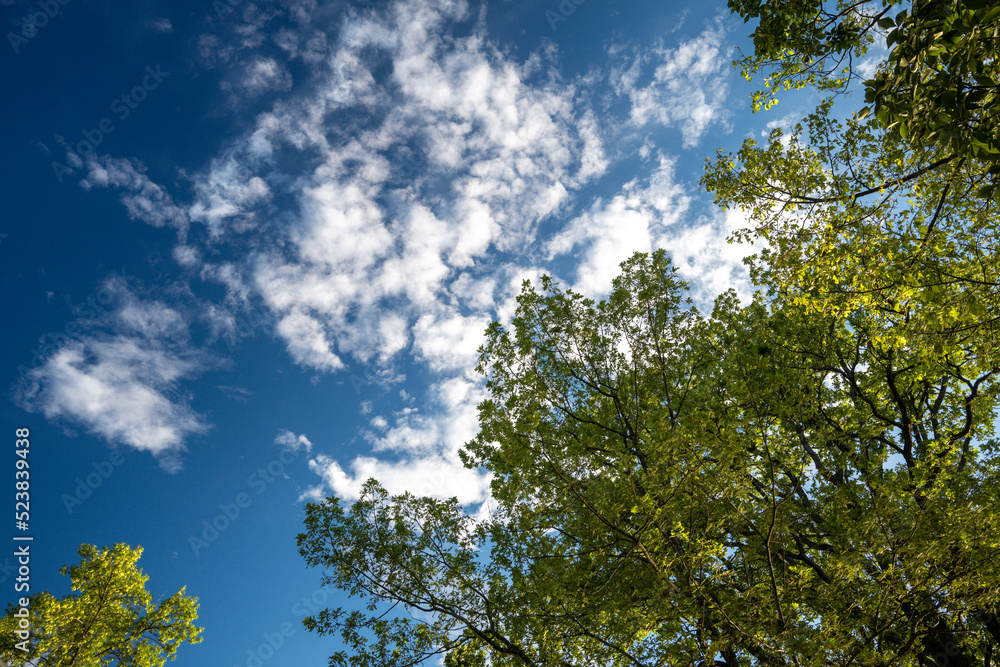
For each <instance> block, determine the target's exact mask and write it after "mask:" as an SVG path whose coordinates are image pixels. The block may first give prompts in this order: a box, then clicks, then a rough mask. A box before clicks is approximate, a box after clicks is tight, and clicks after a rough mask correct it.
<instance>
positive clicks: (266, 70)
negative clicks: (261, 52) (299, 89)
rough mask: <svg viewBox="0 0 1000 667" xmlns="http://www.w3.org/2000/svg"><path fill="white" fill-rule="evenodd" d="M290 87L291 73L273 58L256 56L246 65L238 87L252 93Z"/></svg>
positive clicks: (257, 93) (256, 93)
mask: <svg viewBox="0 0 1000 667" xmlns="http://www.w3.org/2000/svg"><path fill="white" fill-rule="evenodd" d="M291 87H292V75H291V73H290V72H289V71H288V70H287V69H286V68H285V66H284V65H282V64H280V63H279V62H278V61H277V60H275V59H274V58H264V57H260V56H258V57H256V58H254V60H253V61H252V62H250V63H249V64H248V65H247V68H246V72H245V73H244V76H243V79H242V81H240V88H241V89H242V90H243V91H244V92H247V93H250V94H252V95H259V94H261V93H266V92H271V91H275V90H288V89H289V88H291Z"/></svg>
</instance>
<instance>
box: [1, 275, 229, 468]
mask: <svg viewBox="0 0 1000 667" xmlns="http://www.w3.org/2000/svg"><path fill="white" fill-rule="evenodd" d="M104 289H105V290H106V291H107V292H108V293H109V294H110V297H111V299H112V304H113V306H112V308H111V309H110V310H109V311H108V312H106V313H104V314H103V315H100V314H99V315H98V316H97V317H96V318H95V319H93V320H90V321H88V322H85V323H83V324H82V325H81V327H82V328H81V329H80V331H79V332H78V333H77V335H76V336H75V337H74V338H67V339H65V340H63V341H62V342H61V343H60V344H59V346H58V348H57V349H56V350H55V351H54V352H53V353H52V354H50V355H49V356H48V358H47V359H45V361H43V362H42V363H41V364H39V365H38V366H36V367H35V368H33V369H31V370H30V371H28V372H27V373H26V374H25V376H24V378H23V379H22V381H21V383H20V384H19V385H18V387H17V389H16V391H15V399H16V402H17V403H18V404H19V405H20V406H21V407H22V408H24V409H25V410H28V411H30V412H41V413H42V414H44V415H45V416H46V417H47V418H49V419H56V420H65V421H67V422H68V423H71V424H77V425H81V426H82V427H83V428H85V429H86V430H87V431H89V432H90V433H92V434H94V435H96V436H98V437H101V438H103V439H105V440H107V441H108V442H111V443H114V444H122V445H127V446H129V447H134V448H135V449H138V450H140V451H145V452H149V453H151V454H153V455H154V456H156V457H157V459H159V461H160V465H161V466H162V467H163V468H165V469H167V470H171V471H173V470H178V469H179V468H180V467H181V460H180V453H181V452H183V451H184V450H185V440H186V439H187V438H189V437H190V436H192V435H199V434H202V433H205V432H207V431H208V429H209V426H208V423H207V422H206V421H205V419H204V417H203V416H202V415H199V414H198V413H196V412H195V411H194V410H192V409H191V408H190V407H189V406H188V405H187V399H188V394H186V393H184V392H181V391H179V390H178V388H179V386H180V383H181V382H182V381H183V380H186V379H189V378H193V377H195V376H197V375H199V374H200V373H201V372H202V371H204V370H205V369H206V368H208V367H209V366H210V365H211V364H212V363H214V362H213V360H212V359H211V358H210V357H209V356H208V355H206V354H205V353H203V352H199V351H198V350H195V349H193V348H191V346H190V342H189V332H188V326H187V322H186V320H185V318H184V316H183V314H182V313H180V312H178V311H177V310H174V309H172V308H170V307H169V306H167V305H165V304H164V303H162V302H159V301H154V300H143V299H140V298H138V297H137V296H136V295H135V294H133V293H132V292H131V291H129V289H128V287H127V286H126V285H125V284H124V283H123V282H122V281H120V280H113V279H109V280H108V281H105V284H104Z"/></svg>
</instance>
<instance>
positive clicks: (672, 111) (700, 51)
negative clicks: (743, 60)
mask: <svg viewBox="0 0 1000 667" xmlns="http://www.w3.org/2000/svg"><path fill="white" fill-rule="evenodd" d="M726 33H727V31H726V29H725V27H724V25H723V23H722V21H721V19H719V20H716V21H715V22H713V23H712V24H711V25H709V26H708V27H707V28H705V30H704V31H702V33H701V34H700V35H698V36H697V37H695V38H694V39H690V40H686V41H683V42H681V44H680V45H679V46H677V47H676V48H672V49H661V50H659V51H658V52H657V54H656V59H657V60H658V64H657V66H656V69H655V70H654V72H653V74H652V79H651V80H650V81H649V82H648V83H646V84H642V83H640V79H644V78H645V73H644V71H643V69H644V68H643V65H644V58H643V57H642V56H637V57H635V58H634V60H633V61H632V62H631V63H630V64H629V65H628V66H627V67H623V68H621V69H620V70H619V71H618V72H616V73H615V75H613V77H612V84H613V85H614V87H615V89H616V90H617V92H618V94H619V95H623V96H625V97H627V98H628V99H629V101H630V103H631V106H632V109H631V118H632V122H633V123H634V124H636V125H638V126H643V125H647V124H649V123H659V124H661V125H665V126H667V127H679V128H680V130H681V134H682V136H683V141H684V147H685V148H690V147H693V146H695V145H697V143H698V141H699V140H700V139H701V137H702V136H703V135H704V134H705V132H706V131H707V130H708V128H709V127H710V126H711V125H713V124H717V123H720V122H722V121H723V120H724V118H725V116H726V111H725V110H726V96H727V94H728V86H727V83H726V80H727V78H728V76H729V75H730V74H729V66H730V60H731V57H730V53H729V50H728V47H729V43H728V41H727V40H726Z"/></svg>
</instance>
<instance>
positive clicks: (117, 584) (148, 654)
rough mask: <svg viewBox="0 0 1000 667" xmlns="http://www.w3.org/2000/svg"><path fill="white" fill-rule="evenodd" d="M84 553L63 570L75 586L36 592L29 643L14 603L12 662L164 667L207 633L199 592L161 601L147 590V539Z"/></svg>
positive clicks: (8, 632) (6, 638)
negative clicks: (200, 623)
mask: <svg viewBox="0 0 1000 667" xmlns="http://www.w3.org/2000/svg"><path fill="white" fill-rule="evenodd" d="M79 555H80V559H81V560H80V563H79V564H78V565H74V566H71V567H63V568H62V570H60V573H61V574H63V575H66V574H68V575H69V577H70V581H71V582H72V589H73V591H74V592H73V593H72V594H70V595H67V596H66V597H63V598H57V597H54V596H53V595H50V594H49V593H45V592H43V593H37V594H35V595H32V596H31V597H30V598H29V604H28V606H27V609H28V621H29V623H28V625H29V627H30V635H29V639H28V642H27V646H26V648H28V650H27V651H23V650H21V648H19V647H18V646H17V645H16V644H17V643H19V642H21V639H20V638H18V636H17V635H16V634H15V630H17V629H18V620H19V618H18V616H17V613H18V611H19V609H20V606H15V605H9V606H8V609H7V614H6V616H5V617H4V618H3V619H2V621H0V626H2V635H0V636H2V639H0V657H2V658H3V659H4V661H6V662H7V664H9V665H34V666H38V667H160V666H161V665H163V664H164V663H165V662H166V660H167V658H170V659H171V660H173V659H174V657H175V655H176V652H177V648H178V647H179V646H180V645H181V644H184V643H190V644H197V643H198V642H200V641H201V637H200V636H199V635H200V633H201V630H202V629H201V628H199V627H196V626H195V625H194V621H195V619H196V618H197V616H198V614H197V610H198V604H197V598H192V597H189V596H187V595H185V589H184V588H181V589H180V590H179V591H178V592H177V593H175V594H174V595H172V596H170V597H169V598H167V599H166V600H163V601H162V602H160V603H158V604H156V603H154V602H153V596H152V594H151V593H149V592H148V591H147V590H146V581H147V580H148V579H149V577H148V576H147V575H145V574H143V572H142V570H140V569H139V568H138V567H137V565H136V563H137V561H138V560H139V558H140V556H142V547H135V548H132V547H130V546H128V545H126V544H116V545H115V546H114V547H104V548H103V549H98V548H97V547H95V546H92V545H89V544H83V545H81V546H80V550H79ZM22 647H25V645H23V644H22Z"/></svg>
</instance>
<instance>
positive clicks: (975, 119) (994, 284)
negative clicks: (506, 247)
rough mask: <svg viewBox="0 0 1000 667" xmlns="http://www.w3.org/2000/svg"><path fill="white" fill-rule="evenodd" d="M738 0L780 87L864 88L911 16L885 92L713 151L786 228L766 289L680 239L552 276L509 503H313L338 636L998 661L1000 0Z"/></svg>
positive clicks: (733, 663)
mask: <svg viewBox="0 0 1000 667" xmlns="http://www.w3.org/2000/svg"><path fill="white" fill-rule="evenodd" d="M730 6H731V7H732V8H733V9H734V11H737V12H739V13H740V14H741V15H743V16H744V17H745V18H746V19H748V20H750V19H757V20H758V27H757V28H756V30H755V32H754V34H753V38H754V46H755V52H754V54H752V55H750V56H748V57H746V58H744V60H743V61H742V65H743V66H744V71H745V73H746V74H747V75H748V76H753V75H755V74H757V73H759V72H760V71H763V70H766V72H767V78H766V79H765V89H764V91H763V92H762V93H760V94H758V96H757V97H756V103H757V104H758V105H767V104H768V103H770V102H773V99H774V98H773V93H774V92H775V91H778V90H781V89H783V88H784V89H787V88H789V87H795V86H805V85H810V86H815V87H817V89H819V90H821V91H839V90H843V89H844V86H846V85H847V84H848V83H849V82H850V80H851V79H852V78H853V79H856V78H859V77H861V75H860V74H859V73H858V72H859V70H858V67H857V60H858V59H860V58H862V57H864V56H865V53H866V49H868V48H869V47H870V46H871V45H872V43H873V40H874V39H875V38H876V37H877V36H878V35H884V36H886V39H887V43H888V46H889V47H890V51H889V55H888V58H887V59H886V60H885V62H883V63H882V64H881V66H880V67H879V68H878V69H877V72H876V74H875V75H874V76H873V77H870V78H869V79H867V80H866V81H865V85H866V94H867V98H866V99H867V103H868V104H870V105H871V111H872V112H873V113H865V112H864V111H862V112H859V113H854V114H850V115H848V114H843V113H841V114H839V117H838V113H836V111H837V108H836V107H835V101H834V98H830V99H827V100H825V101H823V102H822V103H821V104H820V106H819V107H818V108H817V109H816V111H815V112H814V113H812V114H810V115H809V116H807V117H806V118H805V119H803V121H802V122H801V123H799V124H798V125H796V126H795V127H793V128H790V130H788V131H783V130H780V129H779V130H775V131H774V132H773V133H772V134H771V136H770V139H769V141H768V142H767V144H766V145H764V146H761V145H758V144H757V143H756V142H754V141H753V140H748V141H747V142H746V143H745V144H744V145H743V147H742V148H741V150H740V151H738V152H737V153H735V154H729V153H725V152H720V153H718V154H717V156H716V157H715V159H714V160H710V161H709V164H708V167H707V169H706V172H705V176H704V178H703V180H702V183H703V184H704V185H705V186H706V187H707V188H708V189H709V190H710V191H711V192H712V193H713V194H714V196H715V198H716V201H717V202H718V203H719V204H720V205H722V206H723V207H731V208H740V209H742V210H743V211H745V212H746V213H747V216H748V219H749V226H748V228H747V229H745V230H742V231H741V232H739V233H738V234H737V235H736V238H738V239H752V240H755V241H758V242H762V243H761V245H762V246H763V248H764V249H763V250H762V251H761V253H760V255H759V256H756V257H753V258H749V260H748V261H749V264H750V266H751V272H752V278H753V280H754V282H755V284H756V285H757V286H758V287H760V288H761V292H759V293H758V294H756V295H755V296H754V298H753V299H752V300H750V301H749V302H747V303H741V302H740V301H739V299H737V297H736V295H735V294H734V293H732V292H729V293H726V294H723V295H721V296H720V297H719V298H718V299H717V300H716V302H715V304H714V309H713V312H712V313H711V314H710V315H708V314H703V313H701V312H699V311H698V310H697V309H695V308H694V307H692V306H691V304H690V303H689V302H688V301H687V300H686V298H685V289H686V286H685V285H684V284H683V283H682V282H681V281H680V280H679V279H678V278H677V276H676V271H675V270H674V269H673V268H672V266H671V264H670V260H669V259H668V258H667V257H666V255H665V254H664V253H663V252H662V251H658V252H655V253H653V254H652V255H642V254H637V255H635V256H633V257H632V258H631V259H629V260H628V261H626V262H625V263H623V264H622V274H621V275H620V276H619V277H618V278H617V279H616V281H615V283H614V288H613V290H612V292H611V294H610V295H609V296H608V298H607V299H605V300H603V301H600V302H594V301H592V300H589V299H587V298H585V297H584V296H582V295H580V294H576V293H574V292H572V291H571V290H564V289H562V288H561V287H560V286H559V285H558V284H557V283H556V282H555V281H553V280H552V279H550V278H547V277H543V278H542V280H541V283H540V285H538V286H533V285H531V284H530V283H525V285H524V288H523V291H522V293H521V296H520V297H519V299H518V309H517V313H516V316H515V318H514V320H513V322H512V323H511V325H510V326H509V327H506V326H504V325H503V324H501V323H494V324H493V325H492V326H491V327H490V328H489V330H488V331H487V342H486V343H485V345H484V346H483V347H482V348H481V350H480V363H479V366H478V370H479V371H480V372H481V373H482V374H483V375H484V376H485V379H486V386H487V389H488V391H489V398H488V399H487V400H486V401H484V402H483V403H482V404H481V405H480V410H479V419H480V432H479V435H478V436H477V437H476V438H475V439H474V440H473V441H472V442H470V443H468V444H467V445H466V446H465V448H464V449H463V451H462V455H463V460H464V461H465V463H466V465H468V466H470V467H479V468H482V469H484V470H486V471H488V472H489V473H490V474H491V475H492V485H491V492H492V497H491V504H490V512H489V513H487V514H486V515H483V514H482V513H481V514H479V515H470V514H468V513H467V512H466V511H465V509H464V508H462V507H461V506H459V504H458V503H457V501H456V500H455V499H452V500H450V501H440V500H435V499H431V498H417V497H414V496H411V495H407V494H404V495H400V496H390V495H389V494H388V493H387V492H386V491H385V490H384V489H383V488H382V487H381V486H380V485H379V483H378V482H377V481H376V480H370V481H369V482H368V484H367V485H366V486H365V487H364V492H363V495H362V498H361V499H360V500H359V501H357V502H354V503H353V504H347V503H344V502H343V501H342V500H341V499H338V498H330V499H328V500H326V501H324V502H322V503H318V504H310V505H309V506H308V507H307V511H306V524H305V525H306V532H305V533H303V534H302V535H300V536H299V550H300V553H301V554H302V555H303V557H304V558H305V559H306V561H307V563H309V564H310V565H313V566H318V567H322V568H324V570H325V572H326V574H325V582H326V583H333V584H335V585H337V586H339V587H341V588H344V589H345V590H348V591H350V592H351V593H352V594H354V595H357V596H360V597H361V598H362V599H363V600H364V601H365V603H366V608H365V610H356V611H348V610H346V609H344V608H341V609H337V610H325V611H323V612H321V613H320V614H318V615H316V616H314V617H311V618H309V619H307V621H306V625H307V627H309V628H311V629H313V630H316V631H318V632H319V633H321V634H327V633H339V634H340V636H341V638H342V640H343V641H344V643H345V645H346V647H347V650H345V651H341V652H339V653H337V654H335V655H334V656H333V657H332V659H331V665H352V666H354V667H376V666H378V667H382V666H385V667H403V666H404V665H405V666H408V665H414V664H418V663H420V662H422V661H425V660H427V659H428V658H430V657H431V656H433V655H436V654H439V653H444V654H445V655H446V656H447V658H446V662H447V663H448V664H449V665H451V666H452V667H458V666H459V665H470V666H471V665H512V666H513V665H530V666H535V665H539V666H541V665H545V666H554V665H561V666H567V667H568V666H571V665H572V666H576V665H615V666H618V665H621V666H626V665H629V666H633V667H647V666H648V667H652V666H657V667H659V666H663V667H666V666H668V665H669V666H674V665H685V666H686V665H696V666H698V667H704V666H709V665H711V666H720V667H721V666H725V667H751V666H753V667H756V666H757V665H782V666H785V665H788V666H795V667H806V666H816V667H819V666H821V665H823V666H826V665H843V666H845V667H846V666H847V665H866V666H867V665H871V666H885V667H889V666H893V667H895V666H901V667H902V666H906V667H925V666H928V665H935V666H938V667H941V666H943V665H945V664H948V665H951V666H953V667H954V666H959V667H964V666H967V665H968V666H971V665H989V664H991V662H992V661H993V659H994V654H995V652H996V649H997V646H998V645H1000V615H998V614H1000V558H998V556H1000V538H998V537H997V535H998V534H1000V533H998V528H1000V510H998V507H1000V504H998V500H1000V499H998V494H1000V484H998V482H1000V467H998V464H1000V458H998V451H997V440H996V437H995V432H994V421H995V415H996V409H997V402H998V392H1000V385H998V378H997V374H998V371H1000V349H998V344H1000V331H998V329H997V322H998V320H1000V316H998V315H997V313H1000V290H998V287H1000V282H998V276H1000V267H998V265H997V261H998V260H997V258H998V256H1000V252H998V251H1000V248H998V247H997V232H998V225H997V221H996V205H995V203H994V201H993V200H992V193H993V183H994V180H995V177H996V175H997V173H998V169H997V160H996V157H995V156H996V155H997V154H1000V151H998V150H995V149H996V148H997V140H996V137H997V124H996V123H997V119H996V112H995V107H996V99H995V96H996V81H997V76H996V72H997V69H996V68H997V67H1000V65H998V64H997V62H998V61H997V60H996V57H995V51H996V49H997V30H998V27H997V26H998V25H1000V9H998V8H996V7H994V6H992V4H991V3H985V2H977V1H972V2H954V1H953V2H947V1H940V2H936V1H935V0H930V1H925V2H918V3H914V4H913V5H912V6H911V5H909V4H907V5H905V6H903V5H900V4H899V3H893V2H882V3H881V4H877V3H875V4H873V3H850V2H840V3H839V4H837V6H836V7H833V5H832V4H830V3H820V2H813V1H811V0H803V1H801V2H799V1H796V2H780V3H765V2H742V1H740V0H733V2H731V3H730ZM900 10H902V11H900ZM974 61H978V64H973V63H974ZM952 92H954V95H952ZM400 606H402V608H404V609H407V610H409V611H410V612H411V615H410V616H409V617H407V616H405V615H401V614H399V613H398V610H399V607H400Z"/></svg>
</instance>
